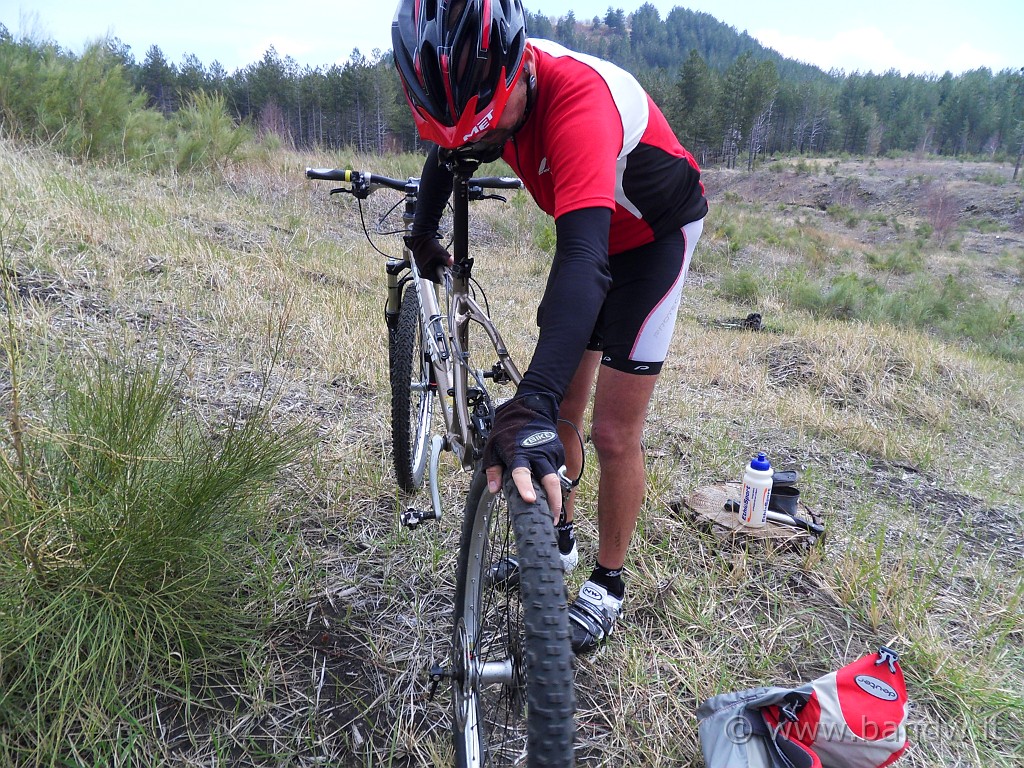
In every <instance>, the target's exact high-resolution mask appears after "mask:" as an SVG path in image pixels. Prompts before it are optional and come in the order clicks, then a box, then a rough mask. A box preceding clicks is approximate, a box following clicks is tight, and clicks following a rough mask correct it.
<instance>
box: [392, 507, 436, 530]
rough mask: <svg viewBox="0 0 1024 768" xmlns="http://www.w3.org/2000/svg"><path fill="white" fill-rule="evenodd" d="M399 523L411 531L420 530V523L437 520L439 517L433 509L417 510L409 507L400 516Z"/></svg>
mask: <svg viewBox="0 0 1024 768" xmlns="http://www.w3.org/2000/svg"><path fill="white" fill-rule="evenodd" d="M398 519H399V521H400V522H401V523H402V525H404V526H405V527H406V528H408V529H409V530H413V529H415V528H418V527H419V525H420V523H423V522H426V521H428V520H436V519H437V516H436V515H435V514H434V510H432V509H416V508H415V507H409V508H408V509H406V510H405V512H402V513H401V514H400V515H399V516H398Z"/></svg>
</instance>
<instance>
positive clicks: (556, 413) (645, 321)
mask: <svg viewBox="0 0 1024 768" xmlns="http://www.w3.org/2000/svg"><path fill="white" fill-rule="evenodd" d="M392 42H393V45H394V56H395V63H396V66H397V68H398V73H399V76H400V78H401V80H402V84H403V86H404V89H405V94H406V97H407V99H408V102H409V105H410V108H411V109H412V114H413V118H414V120H415V123H416V126H417V129H418V131H419V133H420V135H421V136H422V137H423V139H424V140H427V141H431V142H434V143H435V144H437V145H438V147H435V148H433V149H432V150H431V151H430V152H429V153H428V155H427V159H426V162H425V164H424V167H423V174H422V179H421V182H420V188H419V194H420V197H419V204H418V206H417V213H416V220H415V222H414V223H413V227H412V232H411V233H410V235H408V236H407V242H408V244H409V247H410V248H411V250H412V252H413V255H414V258H415V259H416V263H417V265H418V266H419V268H420V271H421V273H422V274H424V275H426V276H433V275H436V274H437V268H438V266H440V265H442V264H445V263H451V257H450V255H449V254H448V252H447V251H446V250H445V249H444V247H443V246H442V245H441V244H440V243H439V242H438V233H437V230H438V224H439V221H440V218H441V214H442V212H443V210H444V206H445V203H446V201H447V199H448V197H449V196H450V194H451V189H452V174H451V172H450V171H449V170H448V168H447V166H446V164H445V162H444V160H445V159H446V158H447V157H449V155H450V153H452V152H457V153H460V154H464V155H466V156H468V157H472V158H474V159H478V160H480V161H481V162H490V161H493V160H496V159H497V158H498V157H502V158H503V159H504V160H505V161H506V162H507V163H508V164H509V165H510V166H511V167H512V168H513V170H514V171H515V172H516V173H517V174H518V175H519V177H520V178H521V179H522V180H523V182H524V184H525V186H526V188H527V190H528V191H529V192H530V194H531V195H532V196H533V197H534V199H535V200H536V202H537V203H538V205H539V206H540V207H541V208H542V209H543V210H544V211H545V212H547V213H548V214H550V215H551V216H553V217H554V219H555V232H556V238H557V245H556V251H555V257H554V262H553V264H552V267H551V271H550V274H549V276H548V282H547V288H546V290H545V293H544V296H543V299H542V300H541V304H540V307H539V308H538V311H537V322H538V325H539V327H540V335H539V338H538V341H537V345H536V348H535V350H534V354H533V359H532V361H531V362H530V366H529V368H528V370H527V371H526V373H525V374H524V376H523V380H522V383H521V384H520V385H519V388H518V390H517V392H516V395H515V397H513V399H512V400H510V401H509V402H507V403H505V404H503V405H502V406H500V407H499V408H498V409H497V412H496V415H495V420H494V426H493V429H492V432H491V435H490V438H489V440H488V443H487V446H486V447H485V450H484V466H485V467H486V468H487V476H488V480H489V484H490V489H491V491H492V492H497V491H498V490H499V488H500V484H501V475H502V470H503V467H509V468H511V469H512V476H513V478H514V480H515V483H516V486H517V488H518V489H519V492H520V494H521V495H522V496H523V498H524V499H525V500H526V501H528V502H532V501H534V499H535V495H534V491H533V486H532V483H531V482H530V475H531V473H532V474H533V476H535V477H537V478H538V480H539V482H540V483H541V485H542V487H543V488H544V489H545V491H546V493H547V496H548V499H549V501H550V502H551V507H552V511H553V513H554V514H555V516H556V518H557V517H558V516H559V512H560V507H561V491H560V488H559V483H558V478H557V475H556V470H557V469H558V468H559V467H560V466H561V465H562V464H563V462H564V463H565V464H566V465H567V467H568V470H569V474H570V476H575V475H574V473H578V472H579V470H580V467H581V465H582V464H581V462H582V458H583V457H582V448H581V446H580V444H579V440H578V439H577V437H576V433H575V431H574V428H573V426H571V425H570V424H569V423H566V422H571V424H573V425H575V424H581V423H582V419H583V413H584V410H585V409H586V407H587V405H588V403H589V401H590V395H591V390H592V389H593V390H594V396H593V412H592V416H591V440H592V442H593V444H594V446H595V449H596V451H597V456H598V461H599V464H600V468H601V476H600V482H599V486H598V510H597V519H598V531H599V542H598V552H597V562H596V563H595V567H594V570H593V572H592V574H591V575H590V577H589V579H588V580H587V581H586V582H585V583H584V585H583V586H582V587H581V588H580V591H579V595H578V597H577V598H576V599H575V600H574V601H573V603H572V604H571V605H570V606H569V616H570V620H571V627H572V632H573V638H572V644H573V649H574V651H576V653H585V652H588V651H591V650H593V649H595V648H597V647H598V646H599V645H600V644H601V643H602V642H603V641H604V640H605V639H606V638H607V637H608V636H609V635H610V634H611V632H612V630H613V628H614V626H615V622H616V620H617V618H618V616H619V614H620V612H621V610H622V601H623V597H624V594H625V586H624V583H623V580H622V568H623V565H624V563H625V559H626V554H627V550H628V547H629V541H630V538H631V537H632V535H633V531H634V529H635V526H636V521H637V517H638V515H639V512H640V509H641V506H642V504H643V496H644V480H645V470H644V461H643V454H642V447H641V436H642V431H643V424H644V420H645V418H646V413H647V408H648V404H649V402H650V399H651V395H652V393H653V390H654V385H655V382H656V380H657V378H658V374H659V372H660V371H661V367H662V363H663V361H664V359H665V354H666V351H667V349H668V345H669V341H670V339H671V335H672V331H673V327H674V324H675V318H676V312H677V309H678V305H679V296H680V290H681V288H682V284H683V281H684V279H685V277H686V272H687V269H688V267H689V263H690V257H691V255H692V253H693V249H694V246H695V245H696V243H697V240H698V238H699V237H700V233H701V230H702V227H703V218H704V216H705V215H706V213H707V209H708V206H707V201H706V199H705V197H704V189H703V185H702V184H701V181H700V170H699V168H698V167H697V163H696V161H695V160H694V158H693V157H692V156H691V155H690V153H689V152H687V151H686V150H685V149H684V148H683V147H682V146H681V145H680V144H679V142H678V141H677V140H676V137H675V135H674V134H673V133H672V130H671V128H670V127H669V125H668V123H667V121H666V120H665V118H664V116H663V115H662V113H661V112H660V110H659V109H658V107H657V106H656V105H655V104H654V102H653V101H652V100H651V99H650V97H649V96H648V95H647V93H646V92H645V91H644V90H643V88H642V87H641V86H640V85H639V84H638V83H637V81H636V80H635V79H634V78H633V77H632V76H631V75H629V74H628V73H627V72H625V71H623V70H622V69H620V68H618V67H616V66H615V65H613V64H611V63H609V62H607V61H602V60H600V59H597V58H594V57H591V56H587V55H583V54H579V53H574V52H572V51H569V50H567V49H565V48H563V47H561V46H559V45H556V44H554V43H551V42H548V41H542V40H533V39H529V40H528V39H527V36H526V28H525V18H524V12H523V8H522V5H521V2H520V0H400V2H399V6H398V10H397V12H396V15H395V20H394V23H393V25H392ZM599 369H600V370H599ZM595 376H596V388H595V387H594V381H595ZM560 418H561V419H562V421H560V420H559V419H560ZM563 446H568V451H567V452H566V449H565V447H563ZM565 506H566V509H565V510H564V514H563V515H562V516H561V517H560V518H559V523H558V526H557V528H558V545H559V550H560V552H561V553H562V559H563V563H564V564H565V565H566V567H567V568H570V567H572V566H574V565H575V564H576V562H577V557H578V555H577V547H576V541H575V536H574V531H573V523H572V520H573V513H574V494H573V495H570V496H569V499H568V501H567V503H566V505H565Z"/></svg>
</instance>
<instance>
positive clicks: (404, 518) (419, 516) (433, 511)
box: [400, 435, 444, 530]
mask: <svg viewBox="0 0 1024 768" xmlns="http://www.w3.org/2000/svg"><path fill="white" fill-rule="evenodd" d="M443 449H444V438H442V437H441V436H440V435H434V437H433V438H432V439H431V441H430V466H429V470H428V474H429V477H430V505H431V508H430V509H416V507H409V508H408V509H406V510H405V512H403V513H402V514H401V515H400V520H401V523H402V525H404V526H405V527H406V528H409V529H410V530H411V529H413V528H418V527H419V524H420V523H425V522H427V521H430V520H440V519H441V493H440V491H439V490H438V487H437V468H438V464H439V460H440V458H441V451H442V450H443Z"/></svg>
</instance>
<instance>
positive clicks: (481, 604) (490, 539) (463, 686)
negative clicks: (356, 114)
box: [306, 158, 575, 767]
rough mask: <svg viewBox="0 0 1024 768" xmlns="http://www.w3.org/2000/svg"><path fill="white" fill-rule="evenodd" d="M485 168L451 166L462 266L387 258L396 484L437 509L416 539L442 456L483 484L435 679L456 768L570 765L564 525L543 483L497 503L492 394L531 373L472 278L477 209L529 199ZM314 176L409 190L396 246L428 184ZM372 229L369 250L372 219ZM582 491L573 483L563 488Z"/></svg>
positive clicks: (571, 697)
mask: <svg viewBox="0 0 1024 768" xmlns="http://www.w3.org/2000/svg"><path fill="white" fill-rule="evenodd" d="M477 167H478V164H477V163H476V162H474V161H471V160H465V159H458V158H454V159H451V160H449V168H450V169H451V170H452V171H453V173H454V176H455V183H454V188H453V192H452V230H453V235H452V244H451V253H452V256H453V261H454V263H453V265H452V266H451V267H449V268H444V269H442V270H439V274H438V275H436V276H434V277H436V279H437V281H436V282H435V281H432V280H430V279H428V277H426V276H424V275H421V274H420V273H419V270H418V268H417V266H416V263H415V261H414V259H413V258H412V254H411V253H410V252H409V250H408V248H403V251H402V254H401V256H397V257H395V256H388V255H387V254H386V253H384V252H383V251H382V253H384V255H385V256H388V258H387V261H386V263H385V273H386V276H387V285H388V289H387V299H386V303H385V320H386V322H387V327H388V336H389V345H388V350H389V351H388V356H389V374H390V382H391V405H392V444H393V446H392V447H393V450H394V461H395V472H396V478H397V480H398V485H399V486H400V487H401V488H402V489H403V490H404V491H407V492H412V491H415V490H417V489H418V488H419V487H421V486H422V483H423V479H424V473H426V475H427V478H428V480H429V487H430V497H431V508H430V509H427V510H417V509H414V508H409V509H407V510H406V511H405V512H403V513H402V514H401V522H402V524H403V525H405V526H406V527H408V528H413V529H414V528H417V527H419V526H420V525H421V524H423V523H424V522H426V521H429V520H438V519H440V518H441V504H440V498H439V491H438V456H439V454H440V452H441V451H442V450H447V451H450V452H452V453H453V454H454V455H455V456H456V457H457V459H458V460H459V462H460V463H461V466H462V468H463V469H464V470H466V471H469V472H472V475H473V478H472V482H471V484H470V490H469V494H468V497H467V499H466V503H465V507H464V509H463V519H462V533H461V539H460V545H459V556H458V565H457V569H456V580H455V605H454V611H453V629H452V640H451V650H450V653H449V656H448V659H447V660H446V662H445V663H444V664H435V665H433V666H432V668H431V670H430V675H429V677H430V682H431V695H433V694H434V693H435V692H436V689H437V686H438V685H439V684H440V683H442V682H445V681H447V682H449V683H450V685H451V693H452V733H453V736H454V742H455V757H456V764H457V765H458V766H460V767H461V766H484V765H489V766H505V765H517V766H518V765H524V764H525V765H527V766H571V765H572V763H573V733H574V727H575V726H574V720H573V716H574V712H575V692H574V687H573V670H572V658H573V654H572V649H571V647H570V635H569V626H568V610H567V608H566V597H565V582H564V574H563V571H562V565H561V560H560V559H559V555H558V547H557V544H556V540H555V532H554V526H553V521H552V515H551V512H550V510H549V508H548V504H547V501H546V498H545V496H544V492H543V490H542V489H541V488H540V486H539V485H538V484H537V483H534V485H535V488H536V491H537V499H538V500H537V502H536V503H534V504H528V503H526V502H524V501H523V499H522V498H521V497H520V496H519V494H518V492H517V491H516V489H515V485H514V483H513V482H512V480H511V476H510V474H509V473H507V472H506V474H505V477H504V483H503V489H504V493H503V494H497V495H495V494H491V493H490V492H489V491H488V488H487V479H486V476H485V473H484V467H483V466H482V461H481V457H482V453H483V448H484V444H485V442H486V440H487V435H488V433H489V431H490V428H491V425H492V423H493V419H494V410H495V406H496V402H495V400H494V398H493V397H492V395H491V392H490V389H489V386H490V385H503V384H504V385H508V384H512V385H517V384H518V383H519V381H520V379H521V374H520V373H519V369H518V368H517V367H516V365H515V363H514V362H513V360H512V358H511V356H510V355H509V352H508V349H507V347H506V345H505V342H504V341H503V340H502V338H501V335H500V334H499V333H498V331H497V329H496V327H495V324H494V322H493V321H492V320H491V318H490V315H489V311H488V309H489V308H488V306H487V300H486V296H485V294H484V292H483V290H482V288H481V287H480V285H479V284H478V283H477V281H476V280H475V279H474V278H473V267H474V259H473V258H472V257H471V256H470V255H469V202H470V201H471V200H482V199H498V200H502V201H504V198H502V197H501V196H500V195H497V194H494V192H493V190H512V189H519V188H521V186H522V183H521V182H520V181H519V179H516V178H506V177H481V178H475V179H474V178H473V174H474V173H475V171H476V170H477ZM306 176H307V177H308V178H310V179H324V180H329V181H339V182H343V183H346V184H348V185H349V186H348V187H339V188H335V189H333V190H331V192H332V194H335V193H347V194H350V195H352V196H354V197H355V198H357V199H358V200H359V201H360V212H362V201H363V200H365V199H366V198H367V197H368V196H369V195H371V194H373V193H374V192H376V191H377V190H380V189H384V188H389V189H393V190H397V191H398V192H401V193H403V195H404V197H403V200H402V202H404V208H403V212H402V219H403V226H402V227H401V228H398V229H396V230H386V229H384V228H383V227H382V224H381V222H379V223H378V229H377V231H378V233H384V232H390V233H392V234H398V233H404V232H405V231H406V230H407V229H408V228H409V227H410V226H411V222H412V219H413V217H414V216H415V212H416V200H417V194H418V189H419V180H418V179H416V178H408V179H405V180H401V179H393V178H389V177H386V176H379V175H377V174H373V173H369V172H365V171H364V172H356V171H351V170H338V169H307V170H306ZM402 202H400V203H399V204H398V205H401V204H402ZM398 205H396V206H395V207H394V208H392V209H391V210H392V211H393V210H395V208H397V207H398ZM386 215H387V214H385V216H386ZM383 219H384V217H382V219H381V221H383ZM363 225H364V232H366V235H367V238H368V239H369V232H368V231H366V228H365V218H364V219H363ZM371 242H372V241H371ZM375 247H376V246H375ZM481 302H482V303H481ZM477 346H479V347H480V349H477ZM471 352H472V353H473V354H472V356H471ZM485 356H486V357H485ZM481 358H484V359H485V360H486V365H483V364H481V363H480V362H479V360H480V359H481ZM435 411H438V412H439V413H440V419H439V426H440V432H439V433H437V434H434V433H433V432H432V429H433V426H434V423H435ZM428 445H429V463H428ZM571 485H572V483H571V482H570V481H568V480H567V479H566V478H564V477H563V487H566V488H568V487H571Z"/></svg>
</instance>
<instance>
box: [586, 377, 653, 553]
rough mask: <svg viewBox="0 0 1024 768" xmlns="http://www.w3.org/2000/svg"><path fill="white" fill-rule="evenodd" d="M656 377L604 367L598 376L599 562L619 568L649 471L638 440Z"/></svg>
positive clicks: (594, 426) (595, 427)
mask: <svg viewBox="0 0 1024 768" xmlns="http://www.w3.org/2000/svg"><path fill="white" fill-rule="evenodd" d="M657 378H658V377H657V376H656V375H654V376H637V375H635V374H631V373H624V372H622V371H617V370H615V369H614V368H608V367H603V368H601V372H600V373H599V374H598V377H597V391H596V393H595V395H594V415H593V424H592V426H591V440H592V441H593V443H594V448H595V450H596V451H597V459H598V462H599V463H600V467H601V478H600V481H599V485H598V497H597V526H598V536H599V543H598V550H597V562H598V563H600V564H601V565H602V566H604V567H605V568H609V569H619V568H621V567H622V566H623V564H624V563H625V560H626V551H627V549H628V548H629V541H630V538H631V537H632V536H633V530H634V529H635V528H636V521H637V517H638V516H639V514H640V508H641V506H642V505H643V500H644V487H645V477H646V474H645V469H644V458H643V450H642V448H641V444H640V440H641V437H642V435H643V429H644V420H645V419H646V417H647V406H648V404H649V403H650V401H651V394H652V393H653V392H654V385H655V383H656V381H657Z"/></svg>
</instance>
